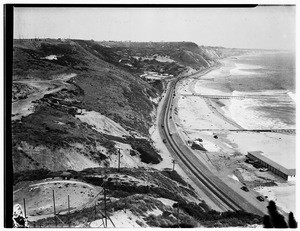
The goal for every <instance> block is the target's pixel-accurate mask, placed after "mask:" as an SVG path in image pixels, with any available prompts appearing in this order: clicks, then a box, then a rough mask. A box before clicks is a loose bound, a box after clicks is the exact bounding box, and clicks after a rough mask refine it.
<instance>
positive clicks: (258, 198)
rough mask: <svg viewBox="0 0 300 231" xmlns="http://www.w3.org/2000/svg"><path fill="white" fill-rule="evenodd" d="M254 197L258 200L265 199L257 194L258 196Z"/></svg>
mask: <svg viewBox="0 0 300 231" xmlns="http://www.w3.org/2000/svg"><path fill="white" fill-rule="evenodd" d="M256 199H257V200H259V201H264V200H265V199H264V198H263V197H262V196H258V197H256Z"/></svg>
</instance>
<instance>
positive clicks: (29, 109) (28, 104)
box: [12, 73, 77, 120]
mask: <svg viewBox="0 0 300 231" xmlns="http://www.w3.org/2000/svg"><path fill="white" fill-rule="evenodd" d="M76 75H77V74H75V73H72V74H68V75H63V76H60V77H58V78H57V79H53V80H22V81H15V82H14V83H22V84H27V85H29V86H31V87H34V88H37V89H38V92H35V93H33V94H31V95H29V96H28V97H27V98H26V99H22V100H18V101H16V102H14V103H13V104H12V120H17V119H21V118H22V117H23V116H28V115H30V114H31V113H33V111H34V109H33V107H34V103H33V102H34V101H36V100H39V99H41V98H43V97H44V95H46V94H51V93H55V92H58V91H60V90H62V89H64V88H67V87H68V85H69V84H68V83H67V82H66V81H68V80H69V79H71V78H74V77H75V76H76Z"/></svg>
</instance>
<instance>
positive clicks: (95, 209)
mask: <svg viewBox="0 0 300 231" xmlns="http://www.w3.org/2000/svg"><path fill="white" fill-rule="evenodd" d="M96 204H97V201H95V205H94V212H95V214H94V220H96V215H97V208H96Z"/></svg>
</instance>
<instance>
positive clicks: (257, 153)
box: [248, 151, 296, 176]
mask: <svg viewBox="0 0 300 231" xmlns="http://www.w3.org/2000/svg"><path fill="white" fill-rule="evenodd" d="M261 153H263V152H261V151H251V152H248V154H251V155H253V156H255V157H256V158H258V159H260V160H262V161H263V162H265V163H267V164H269V165H270V166H272V167H274V168H276V169H278V170H279V171H281V172H283V173H284V174H286V175H288V176H293V175H296V169H287V168H285V167H283V166H282V165H280V164H278V163H276V162H274V161H273V160H270V159H269V158H268V157H266V156H264V155H262V154H261Z"/></svg>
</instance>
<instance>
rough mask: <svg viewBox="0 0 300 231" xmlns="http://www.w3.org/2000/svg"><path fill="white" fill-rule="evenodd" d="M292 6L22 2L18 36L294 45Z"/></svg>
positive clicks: (271, 46) (17, 15)
mask: <svg viewBox="0 0 300 231" xmlns="http://www.w3.org/2000/svg"><path fill="white" fill-rule="evenodd" d="M295 12H296V10H295V7H294V6H259V7H256V8H21V7H17V8H15V10H14V17H15V20H14V37H15V38H20V37H21V38H34V37H39V38H43V37H47V38H76V39H88V40H89V39H93V40H98V41H101V40H115V41H121V40H123V41H124V40H131V41H153V42H154V41H191V42H195V43H197V44H198V45H205V46H223V47H234V48H251V49H256V48H257V49H288V50H294V49H295V37H296V26H295V24H296V19H295V17H296V13H295Z"/></svg>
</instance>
